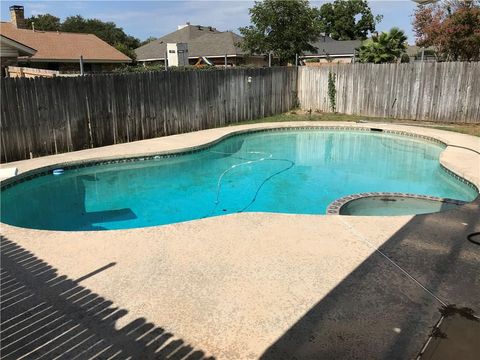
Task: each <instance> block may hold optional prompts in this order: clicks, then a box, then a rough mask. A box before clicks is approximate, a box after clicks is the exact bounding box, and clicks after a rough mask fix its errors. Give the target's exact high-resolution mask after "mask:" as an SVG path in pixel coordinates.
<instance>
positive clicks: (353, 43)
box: [304, 36, 362, 56]
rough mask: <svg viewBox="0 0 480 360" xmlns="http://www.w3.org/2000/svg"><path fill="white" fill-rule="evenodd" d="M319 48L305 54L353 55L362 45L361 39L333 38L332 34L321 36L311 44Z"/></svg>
mask: <svg viewBox="0 0 480 360" xmlns="http://www.w3.org/2000/svg"><path fill="white" fill-rule="evenodd" d="M311 45H312V46H314V47H315V48H316V49H317V50H316V51H313V52H311V51H307V52H305V54H304V56H315V55H317V56H325V55H327V54H328V55H330V56H341V55H353V54H354V52H355V49H356V48H358V47H360V45H362V41H361V40H333V39H332V38H331V37H330V36H321V37H320V38H319V39H318V40H317V41H315V42H314V43H312V44H311Z"/></svg>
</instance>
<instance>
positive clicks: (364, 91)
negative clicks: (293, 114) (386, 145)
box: [298, 62, 480, 123]
mask: <svg viewBox="0 0 480 360" xmlns="http://www.w3.org/2000/svg"><path fill="white" fill-rule="evenodd" d="M329 72H333V73H335V74H336V81H335V84H336V91H337V94H336V111H337V112H339V113H345V114H357V115H368V116H378V117H389V118H397V119H414V120H429V121H438V122H456V123H480V63H478V62H476V63H473V62H472V63H467V62H450V63H432V62H415V63H410V64H382V65H376V64H353V65H352V64H349V65H331V66H326V67H320V68H310V67H301V68H299V74H298V96H299V101H300V106H301V108H302V109H306V110H312V111H323V112H330V111H331V106H330V100H329V96H328V73H329Z"/></svg>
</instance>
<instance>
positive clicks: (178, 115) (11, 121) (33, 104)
mask: <svg viewBox="0 0 480 360" xmlns="http://www.w3.org/2000/svg"><path fill="white" fill-rule="evenodd" d="M296 83H297V71H296V69H295V68H293V67H292V68H271V69H231V70H226V71H221V70H219V71H190V72H151V73H143V74H125V75H97V76H83V77H76V78H54V79H42V78H36V79H2V82H1V117H2V119H1V120H2V121H1V129H0V131H1V141H2V147H1V161H2V162H7V161H14V160H21V159H28V158H30V157H32V156H33V157H37V156H42V155H50V154H56V153H62V152H68V151H74V150H81V149H85V148H90V147H97V146H105V145H111V144H116V143H122V142H129V141H135V140H142V139H148V138H153V137H158V136H164V135H172V134H178V133H184V132H189V131H194V130H201V129H207V128H212V127H218V126H224V125H227V124H230V123H237V122H239V121H243V120H249V119H255V118H261V117H264V116H269V115H273V114H278V113H282V112H285V111H288V110H290V109H291V108H292V107H293V106H294V105H295V102H296V99H297V94H296V88H297V86H296Z"/></svg>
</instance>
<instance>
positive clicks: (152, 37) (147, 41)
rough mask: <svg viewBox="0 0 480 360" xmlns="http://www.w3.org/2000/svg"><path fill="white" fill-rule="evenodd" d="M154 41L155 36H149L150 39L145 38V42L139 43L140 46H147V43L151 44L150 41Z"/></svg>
mask: <svg viewBox="0 0 480 360" xmlns="http://www.w3.org/2000/svg"><path fill="white" fill-rule="evenodd" d="M155 40H157V38H156V37H155V36H150V37H148V38H146V39H145V40H143V41H142V42H141V43H140V46H143V45H147V44H149V43H151V42H152V41H155Z"/></svg>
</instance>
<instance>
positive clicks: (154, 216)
mask: <svg viewBox="0 0 480 360" xmlns="http://www.w3.org/2000/svg"><path fill="white" fill-rule="evenodd" d="M442 150H443V147H442V146H441V145H439V144H436V143H432V142H426V141H423V140H419V139H416V138H412V137H406V136H399V135H391V134H387V133H374V132H369V131H337V130H332V131H330V130H288V131H285V130H284V131H269V132H255V133H249V134H244V135H237V136H234V137H231V138H228V139H226V140H224V141H222V142H220V143H218V144H216V145H215V146H212V147H210V148H208V149H205V150H202V151H199V152H196V153H192V154H188V155H181V156H175V157H170V158H158V159H152V160H145V161H138V162H130V163H117V164H108V165H97V166H90V167H84V168H78V169H71V170H65V172H64V173H63V174H62V175H53V174H48V175H45V176H40V177H37V178H34V179H32V180H28V181H25V182H22V183H19V184H17V185H14V186H12V187H10V188H7V189H5V190H3V191H2V197H1V210H2V214H1V217H2V222H5V223H8V224H12V225H16V226H21V227H27V228H35V229H50V230H108V229H125V228H137V227H145V226H153V225H161V224H169V223H176V222H180V221H186V220H193V219H200V218H204V217H209V216H217V215H223V214H231V213H237V212H245V211H249V212H253V211H262V212H277V213H298V214H325V211H326V208H327V206H328V204H330V203H331V202H332V201H334V200H335V199H338V198H340V197H342V196H346V195H349V194H354V193H361V192H378V191H386V192H406V193H414V194H424V195H430V196H439V197H447V198H452V199H458V200H464V201H471V200H473V199H474V198H475V197H476V196H477V193H476V191H475V190H474V189H473V188H472V187H470V186H468V185H467V184H465V183H463V182H461V181H459V180H457V179H455V178H454V177H453V176H451V175H450V174H448V173H447V172H446V171H445V170H444V169H443V168H442V167H441V166H440V164H439V161H438V158H439V155H440V153H441V152H442ZM411 213H412V214H413V213H415V208H412V209H411Z"/></svg>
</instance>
